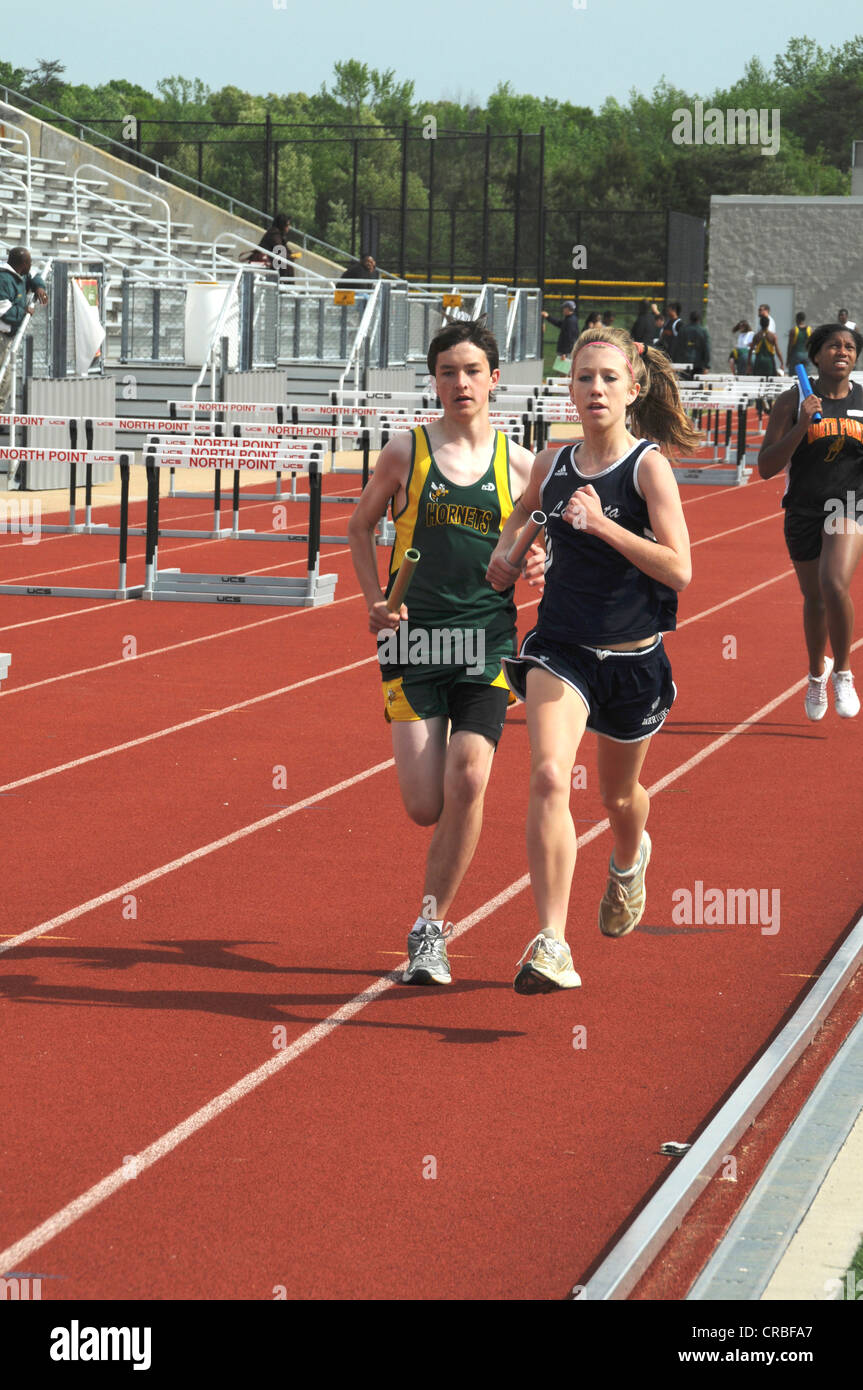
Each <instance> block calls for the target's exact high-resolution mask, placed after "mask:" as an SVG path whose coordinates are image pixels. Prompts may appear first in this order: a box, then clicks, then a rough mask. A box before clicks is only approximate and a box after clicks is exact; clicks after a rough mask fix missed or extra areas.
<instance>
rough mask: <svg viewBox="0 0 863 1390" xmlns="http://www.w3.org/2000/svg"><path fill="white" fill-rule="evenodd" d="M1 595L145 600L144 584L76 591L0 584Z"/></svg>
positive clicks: (54, 586)
mask: <svg viewBox="0 0 863 1390" xmlns="http://www.w3.org/2000/svg"><path fill="white" fill-rule="evenodd" d="M0 594H37V595H39V596H40V597H43V598H117V599H126V598H143V596H144V586H143V584H131V585H126V586H124V587H123V588H119V589H74V588H69V587H67V586H66V585H59V584H0Z"/></svg>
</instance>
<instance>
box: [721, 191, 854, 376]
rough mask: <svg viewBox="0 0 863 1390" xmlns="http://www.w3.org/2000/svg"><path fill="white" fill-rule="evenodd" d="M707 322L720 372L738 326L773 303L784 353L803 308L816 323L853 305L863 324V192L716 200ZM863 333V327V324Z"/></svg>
mask: <svg viewBox="0 0 863 1390" xmlns="http://www.w3.org/2000/svg"><path fill="white" fill-rule="evenodd" d="M707 278H708V284H709V289H708V306H707V323H708V328H709V329H710V337H711V342H712V344H713V363H712V365H713V370H714V371H722V370H724V367H725V361H726V358H727V351H726V348H730V347H731V346H732V344H733V341H734V334H733V333H732V328H733V326H734V324H735V323H737V321H738V319H741V318H745V319H748V321H749V323H750V324H751V325H752V326H753V328H756V327H757V326H758V324H757V318H756V314H757V308H758V305H759V304H761V303H767V304H769V305H770V312H771V314H772V316H773V318H774V319H775V320H776V332H777V336H778V338H779V344H780V347H781V349H782V354H783V356H784V355H785V348H786V344H787V342H788V333H789V330H790V329H791V327H792V325H793V323H794V315H795V314H796V313H797V311H798V310H799V309H804V310H805V311H806V318H807V323H809V324H811V325H812V326H813V327H815V325H817V324H819V323H829V322H832V321H833V320H835V318H836V313H837V310H838V309H839V308H841V307H845V308H847V309H848V316H849V319H850V320H851V321H853V322H856V323H857V326H858V328H861V325H863V196H852V197H848V198H836V197H830V198H799V197H785V196H783V195H780V196H777V197H764V198H761V197H756V196H753V195H749V194H747V195H741V196H739V197H738V196H732V197H725V196H723V197H713V198H711V199H710V246H709V255H708V275H707ZM861 331H863V329H861Z"/></svg>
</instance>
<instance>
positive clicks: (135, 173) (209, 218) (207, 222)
mask: <svg viewBox="0 0 863 1390" xmlns="http://www.w3.org/2000/svg"><path fill="white" fill-rule="evenodd" d="M4 112H5V113H6V114H7V116H8V118H9V120H10V121H13V122H14V124H15V125H18V126H22V127H23V128H24V129H25V130H26V131H27V134H28V135H29V136H30V143H31V153H32V154H33V155H34V156H38V157H40V158H42V159H57V160H60V161H62V163H63V164H64V166H65V168H64V169H63V170H60V169H58V170H57V173H65V174H66V175H68V176H69V177H70V178H71V177H72V175H73V174H74V172H75V170H76V169H77V168H78V167H79V166H80V165H81V164H95V165H96V166H97V167H98V168H99V169H102V170H104V172H105V173H106V174H108V175H113V176H114V177H115V178H116V179H118V180H119V179H125V180H126V181H127V182H128V183H133V184H134V185H135V186H136V188H140V189H143V190H145V191H146V192H148V193H155V194H157V195H158V196H159V197H160V198H164V199H165V200H166V202H167V203H168V206H169V207H170V209H171V220H172V222H173V221H177V222H188V223H189V224H190V226H189V231H188V233H186V234H187V235H188V236H191V237H193V238H194V239H195V240H200V241H213V240H214V239H215V238H216V237H217V236H219V235H220V234H223V233H225V232H238V233H239V235H240V236H244V237H248V239H249V240H250V241H253V242H257V241H258V240H259V239H260V237H261V234H262V232H263V231H264V229H265V221H266V219H265V218H264V219H262V220H261V222H260V223H258V222H250V221H247V220H246V219H245V218H243V217H235V216H233V215H232V214H231V213H229V212H225V211H224V210H223V209H222V208H218V207H216V206H215V205H214V204H213V203H208V202H206V201H205V200H204V199H203V198H199V197H197V196H196V195H195V194H194V193H187V192H185V191H184V189H183V188H182V187H181V186H178V185H176V184H170V183H162V182H161V181H160V180H159V179H157V178H154V177H153V175H152V174H148V173H146V172H145V171H144V170H142V169H136V168H135V166H134V165H133V164H127V163H126V161H125V160H124V159H120V158H118V157H117V156H115V155H112V154H107V153H106V152H105V151H104V150H100V149H97V148H96V147H95V146H94V145H88V144H87V143H86V141H84V140H78V139H76V138H75V136H73V135H67V134H66V133H65V131H62V130H58V129H57V128H56V127H55V126H51V125H47V124H46V123H45V122H44V121H39V120H36V118H35V117H33V116H30V115H28V114H27V113H26V112H24V111H21V110H19V108H17V107H15V106H7V105H3V104H0V124H2V120H3V115H4ZM102 191H103V192H104V193H107V195H108V197H109V198H133V197H134V194H133V193H132V192H131V190H130V189H128V188H125V187H124V186H123V184H121V183H119V182H117V183H113V184H110V185H109V186H108V188H106V189H103V190H102ZM159 215H160V213H159V212H155V213H154V214H153V216H154V217H158V216H159ZM292 245H294V246H295V247H296V249H297V250H301V249H302V248H301V246H300V245H299V244H297V243H292ZM224 249H225V254H227V255H230V254H232V253H231V250H230V243H228V245H227V246H226V247H225V248H224ZM238 249H239V248H238ZM299 264H300V265H303V266H307V267H308V268H309V270H315V271H317V272H318V274H319V275H327V276H331V275H333V274H335V275H337V276H338V275H340V274H341V272H342V267H341V266H338V265H336V263H335V262H334V261H330V260H325V259H324V257H323V256H319V255H317V254H316V253H315V252H313V251H305V252H304V253H303V258H302V261H300V262H299Z"/></svg>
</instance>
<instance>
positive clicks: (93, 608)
mask: <svg viewBox="0 0 863 1390" xmlns="http://www.w3.org/2000/svg"><path fill="white" fill-rule="evenodd" d="M194 548H195V547H194V546H189V549H190V550H193V549H194ZM348 553H349V547H348V546H343V547H342V549H341V550H330V549H329V547H327V553H326V554H325V555H322V558H323V559H325V560H334V559H335V557H336V556H337V555H347V554H348ZM307 562H308V556H307V555H305V556H302V557H301V558H300V559H299V560H286V561H285V562H284V564H282V565H268V566H266V568H267V569H274V570H276V569H287V568H288V567H289V566H291V565H301V564H304V563H307ZM80 568H81V569H89V566H88V565H81V566H80ZM55 572H56V571H53V570H52V571H51V573H55ZM244 572H245V573H246V574H262V573H263V572H264V571H263V570H245V571H244ZM64 573H68V571H64ZM3 582H5V581H3ZM134 602H137V600H135V599H111V600H110V602H109V603H93V604H91V605H90V607H89V608H73V609H72V610H71V612H69V613H50V614H49V615H48V617H47V618H28V619H27V620H26V622H23V623H9V624H8V625H7V626H6V627H0V632H15V631H16V630H17V629H18V628H19V627H36V626H37V624H38V623H56V622H59V621H60V620H61V618H79V617H81V615H82V614H84V613H98V612H99V610H100V609H101V608H116V607H117V605H118V604H119V603H134ZM235 631H242V629H241V628H238V629H235Z"/></svg>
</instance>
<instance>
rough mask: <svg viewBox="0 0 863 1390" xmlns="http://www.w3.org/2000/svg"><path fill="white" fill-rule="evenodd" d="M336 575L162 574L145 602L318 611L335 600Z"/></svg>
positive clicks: (161, 571) (148, 590)
mask: <svg viewBox="0 0 863 1390" xmlns="http://www.w3.org/2000/svg"><path fill="white" fill-rule="evenodd" d="M337 578H338V575H335V574H316V575H314V576H312V577H310V576H308V575H302V576H296V577H292V578H290V579H274V578H271V577H269V576H266V575H256V574H184V573H183V572H182V570H159V572H158V574H157V575H156V578H155V581H154V586H153V588H152V589H145V590H144V592H143V594H142V598H145V599H153V600H157V601H161V602H168V603H257V604H269V605H271V606H279V605H281V606H284V607H289V608H318V607H320V606H321V605H323V604H325V603H332V602H333V599H334V598H335V589H336V580H337Z"/></svg>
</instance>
